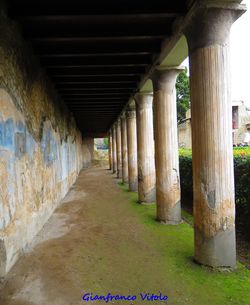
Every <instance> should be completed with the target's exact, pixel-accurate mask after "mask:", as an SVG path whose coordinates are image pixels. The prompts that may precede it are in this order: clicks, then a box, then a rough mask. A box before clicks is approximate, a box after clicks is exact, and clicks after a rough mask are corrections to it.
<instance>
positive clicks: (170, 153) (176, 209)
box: [152, 67, 182, 224]
mask: <svg viewBox="0 0 250 305" xmlns="http://www.w3.org/2000/svg"><path fill="white" fill-rule="evenodd" d="M181 70H182V69H181V68H177V67H173V68H171V67H165V68H164V67H159V68H157V69H156V70H155V71H154V73H153V75H152V82H153V89H154V100H153V107H154V138H155V166H156V205H157V220H158V221H160V222H162V223H167V224H178V223H180V222H181V204H180V198H181V196H180V175H179V158H178V139H177V114H176V90H175V83H176V77H177V75H178V74H179V72H180V71H181Z"/></svg>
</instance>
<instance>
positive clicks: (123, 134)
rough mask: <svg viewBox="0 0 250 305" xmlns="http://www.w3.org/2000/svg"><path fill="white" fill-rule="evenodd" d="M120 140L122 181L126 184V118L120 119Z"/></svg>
mask: <svg viewBox="0 0 250 305" xmlns="http://www.w3.org/2000/svg"><path fill="white" fill-rule="evenodd" d="M121 140H122V181H123V183H128V148H127V147H128V143H127V123H126V116H125V115H123V116H122V117H121Z"/></svg>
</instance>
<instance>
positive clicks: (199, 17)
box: [183, 0, 246, 52]
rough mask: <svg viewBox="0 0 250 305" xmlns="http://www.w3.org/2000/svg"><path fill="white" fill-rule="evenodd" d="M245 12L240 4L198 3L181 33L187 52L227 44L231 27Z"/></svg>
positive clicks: (244, 7)
mask: <svg viewBox="0 0 250 305" xmlns="http://www.w3.org/2000/svg"><path fill="white" fill-rule="evenodd" d="M245 11H246V6H245V5H242V4H238V3H237V4H235V3H232V2H231V3H230V2H229V3H226V2H225V1H215V0H213V1H205V0H203V1H199V2H197V4H196V5H195V7H194V8H193V9H191V11H190V14H189V16H188V20H187V21H186V25H185V26H184V29H183V32H184V34H185V36H186V38H187V42H188V47H189V51H190V52H193V51H195V50H196V49H198V48H204V47H208V46H211V45H215V44H217V45H224V44H225V43H227V41H228V39H229V34H230V28H231V25H232V24H233V23H234V22H235V21H236V20H237V19H238V18H239V17H240V16H241V15H242V14H243V13H244V12H245Z"/></svg>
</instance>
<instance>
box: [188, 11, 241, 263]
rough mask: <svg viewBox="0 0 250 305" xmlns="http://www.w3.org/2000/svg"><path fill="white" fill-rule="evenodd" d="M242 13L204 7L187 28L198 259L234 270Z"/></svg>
mask: <svg viewBox="0 0 250 305" xmlns="http://www.w3.org/2000/svg"><path fill="white" fill-rule="evenodd" d="M238 15H239V12H237V11H235V10H232V9H231V8H230V9H226V8H225V7H224V8H218V7H216V8H212V7H208V8H203V9H201V10H200V11H198V13H197V15H196V16H194V17H193V19H192V22H191V24H190V25H189V26H188V27H187V30H186V37H187V40H188V45H189V55H190V72H191V83H190V89H191V105H192V106H191V113H192V153H193V191H194V222H195V259H196V261H198V262H199V263H201V264H205V265H209V266H212V267H220V266H223V267H227V266H228V267H233V266H234V265H235V263H236V251H235V224H234V222H235V204H234V172H233V152H232V114H231V112H232V109H231V107H232V104H231V102H232V101H231V94H230V92H231V82H230V72H229V66H230V65H229V57H228V47H229V32H230V26H231V24H232V23H233V21H234V20H235V19H236V18H237V16H238Z"/></svg>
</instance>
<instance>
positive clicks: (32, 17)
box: [7, 0, 187, 137]
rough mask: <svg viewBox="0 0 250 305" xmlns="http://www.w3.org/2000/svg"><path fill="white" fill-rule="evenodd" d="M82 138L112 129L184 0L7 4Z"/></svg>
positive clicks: (10, 1) (183, 6)
mask: <svg viewBox="0 0 250 305" xmlns="http://www.w3.org/2000/svg"><path fill="white" fill-rule="evenodd" d="M7 3H8V12H9V15H10V17H11V18H14V19H15V20H17V21H18V22H19V23H20V24H21V27H22V30H23V34H24V37H25V39H27V40H29V41H31V42H32V44H33V46H34V50H35V53H36V54H37V55H38V56H39V57H40V61H41V64H42V66H43V67H44V68H45V69H46V71H47V74H48V75H49V77H50V78H51V80H52V81H53V82H54V85H55V87H56V88H57V90H58V92H59V93H60V95H61V97H62V98H63V99H64V101H65V103H66V104H67V105H68V107H69V109H70V111H72V112H73V114H74V116H75V118H76V121H77V125H78V127H79V128H80V129H81V130H82V132H83V134H86V135H87V134H88V135H92V136H96V137H98V136H99V135H101V134H103V133H105V132H107V130H108V129H109V127H110V126H111V124H112V123H113V121H114V120H115V119H116V117H117V115H118V114H119V113H120V112H121V110H122V109H123V107H124V105H125V104H126V103H127V102H128V100H129V98H130V97H131V96H133V95H134V93H135V92H136V91H137V90H138V84H139V82H140V80H141V78H142V76H143V75H144V74H145V73H146V72H147V71H148V70H149V69H150V67H151V65H152V63H153V62H154V61H155V59H156V58H157V57H158V55H159V53H160V50H161V44H162V42H163V40H165V39H166V38H168V37H169V36H171V34H172V25H173V22H174V21H175V19H176V18H177V17H179V16H182V15H184V14H185V13H186V10H187V7H186V4H185V3H186V1H184V0H174V1H167V0H151V1H145V0H133V1H131V0H127V1H125V0H120V1H119V0H106V1H104V0H99V1H97V0H92V1H90V0H86V1H85V0H82V1H76V0H71V1H67V2H63V1H59V0H50V1H48V0H36V1H34V0H23V1H20V0H8V1H7Z"/></svg>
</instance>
